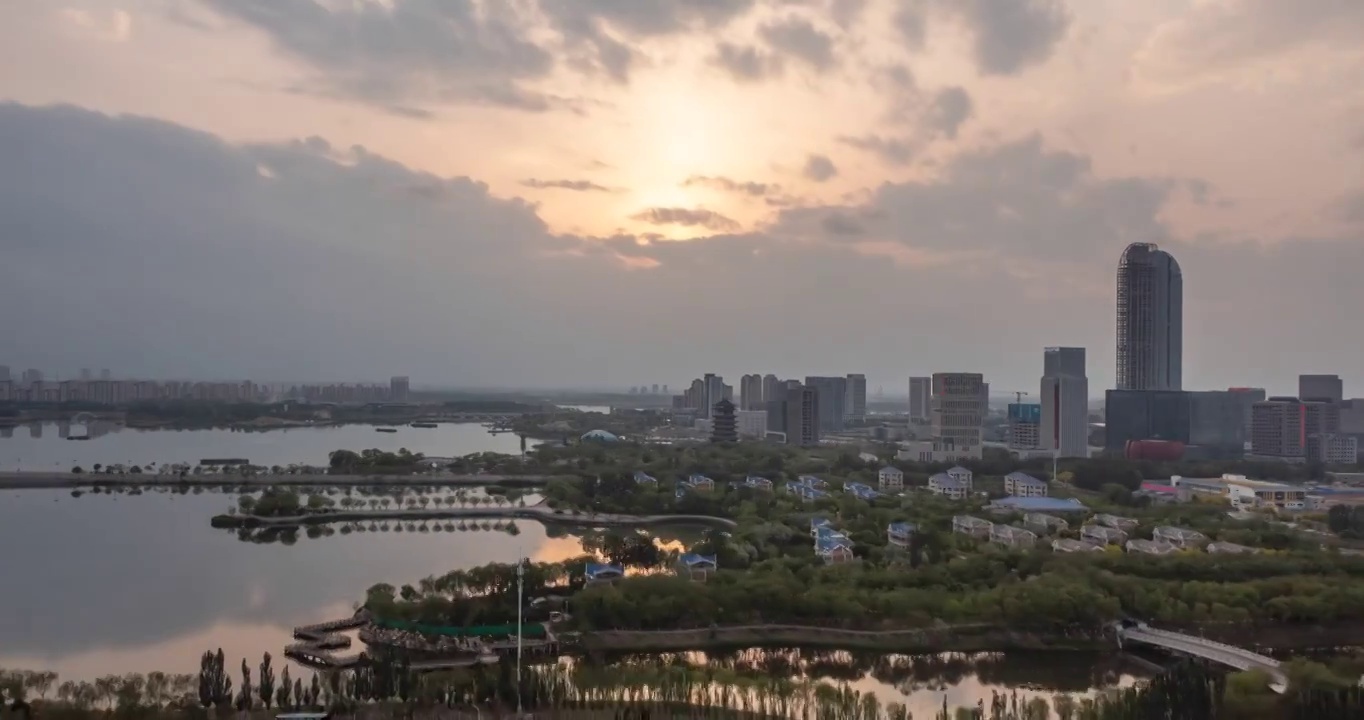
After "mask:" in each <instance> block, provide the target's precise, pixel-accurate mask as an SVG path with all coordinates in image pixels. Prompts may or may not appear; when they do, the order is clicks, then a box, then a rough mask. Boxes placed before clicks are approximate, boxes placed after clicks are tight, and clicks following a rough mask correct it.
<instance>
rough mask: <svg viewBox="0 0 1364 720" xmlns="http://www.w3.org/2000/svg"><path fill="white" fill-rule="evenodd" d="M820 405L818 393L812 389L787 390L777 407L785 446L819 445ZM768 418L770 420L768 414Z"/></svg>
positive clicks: (801, 387) (802, 387)
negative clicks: (779, 412) (779, 411)
mask: <svg viewBox="0 0 1364 720" xmlns="http://www.w3.org/2000/svg"><path fill="white" fill-rule="evenodd" d="M820 403H821V398H820V397H819V392H818V391H817V390H815V389H814V388H812V387H807V386H804V385H801V386H798V387H795V388H787V390H786V397H785V398H784V399H783V400H781V402H780V405H779V407H780V410H781V417H782V427H783V430H782V432H784V433H786V444H787V445H799V446H802V447H812V446H815V445H818V444H819V437H820V425H819V407H820ZM768 417H769V419H770V418H771V414H770V413H769V415H768ZM769 430H770V428H769Z"/></svg>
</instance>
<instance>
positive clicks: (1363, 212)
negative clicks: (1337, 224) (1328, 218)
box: [1331, 190, 1364, 226]
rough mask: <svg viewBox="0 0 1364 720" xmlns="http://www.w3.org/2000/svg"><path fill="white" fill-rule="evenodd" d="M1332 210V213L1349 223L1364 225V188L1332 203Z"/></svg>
mask: <svg viewBox="0 0 1364 720" xmlns="http://www.w3.org/2000/svg"><path fill="white" fill-rule="evenodd" d="M1331 210H1332V214H1334V215H1335V216H1336V217H1339V218H1340V219H1341V220H1343V221H1345V222H1347V223H1354V224H1358V225H1360V226H1364V190H1361V191H1359V192H1356V193H1352V194H1350V195H1347V196H1345V197H1343V198H1341V199H1340V200H1338V201H1336V202H1334V203H1332V205H1331Z"/></svg>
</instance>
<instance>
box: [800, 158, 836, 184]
mask: <svg viewBox="0 0 1364 720" xmlns="http://www.w3.org/2000/svg"><path fill="white" fill-rule="evenodd" d="M801 174H802V175H804V176H805V177H806V178H807V179H810V180H814V181H815V182H824V181H826V180H829V179H830V178H833V177H834V176H835V175H838V167H837V166H835V165H834V161H833V160H830V159H829V158H828V157H827V156H825V155H811V156H809V157H807V158H805V167H804V168H802V169H801Z"/></svg>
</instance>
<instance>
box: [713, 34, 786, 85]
mask: <svg viewBox="0 0 1364 720" xmlns="http://www.w3.org/2000/svg"><path fill="white" fill-rule="evenodd" d="M710 64H711V65H714V66H715V67H717V68H720V69H721V70H724V71H725V73H727V74H728V75H729V76H730V77H731V78H733V79H734V80H737V81H739V82H758V81H761V80H766V79H768V78H772V77H778V76H780V75H781V73H782V69H783V66H782V62H781V58H779V57H777V56H776V55H773V54H772V53H769V52H765V51H763V50H759V49H758V48H755V47H750V46H743V45H735V44H733V43H727V42H721V43H719V44H717V45H716V46H715V53H714V54H713V55H712V56H711V58H710Z"/></svg>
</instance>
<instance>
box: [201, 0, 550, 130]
mask: <svg viewBox="0 0 1364 720" xmlns="http://www.w3.org/2000/svg"><path fill="white" fill-rule="evenodd" d="M204 2H206V3H208V4H209V6H211V7H212V8H213V9H214V10H216V11H217V12H218V13H219V14H220V15H222V16H224V17H227V18H232V19H235V20H238V21H241V22H245V23H247V24H249V25H251V26H253V27H255V28H257V29H259V30H261V31H262V32H264V33H265V34H266V35H267V36H268V37H269V38H270V39H271V40H272V41H273V42H274V44H275V46H276V47H277V48H279V49H280V50H281V51H282V52H284V53H285V54H287V55H289V56H290V57H292V58H294V59H295V60H298V61H300V62H302V63H303V64H305V65H306V66H307V67H308V68H310V69H311V70H312V71H313V72H314V73H315V74H316V76H317V79H316V81H315V82H316V84H318V86H319V88H320V90H321V91H322V92H328V93H336V94H339V95H342V96H345V97H350V98H354V99H357V100H360V101H362V102H366V103H370V104H373V105H377V106H380V107H390V106H400V107H402V106H424V105H431V104H444V103H461V102H471V101H472V102H477V103H483V104H491V105H498V106H503V107H508V108H514V109H519V110H536V111H539V110H545V109H548V108H549V107H550V106H551V103H550V101H549V100H548V99H547V98H545V97H544V96H543V95H542V94H541V93H538V92H537V91H535V90H532V89H529V88H528V87H527V85H526V83H528V82H531V81H535V80H539V79H543V78H545V77H546V76H548V74H549V73H550V71H551V70H552V69H553V68H554V65H555V61H554V57H553V56H552V55H551V54H550V52H549V51H548V50H547V49H545V48H544V47H542V46H541V45H540V44H539V43H537V42H536V41H535V40H534V39H533V37H532V34H531V33H530V31H529V29H528V27H527V24H526V19H525V18H524V17H522V16H520V15H518V14H517V11H516V10H515V8H514V7H513V5H511V4H505V5H504V4H500V3H490V4H484V5H481V6H480V5H476V4H475V3H470V2H452V3H435V2H427V1H426V0H394V2H393V3H391V5H384V4H380V3H374V2H359V3H328V4H323V3H322V2H321V1H320V0H204Z"/></svg>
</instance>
